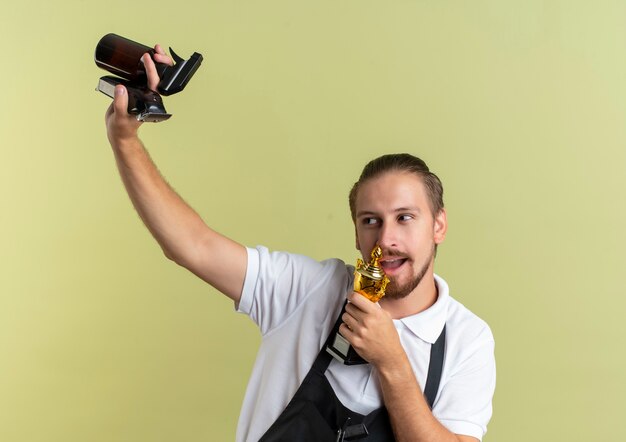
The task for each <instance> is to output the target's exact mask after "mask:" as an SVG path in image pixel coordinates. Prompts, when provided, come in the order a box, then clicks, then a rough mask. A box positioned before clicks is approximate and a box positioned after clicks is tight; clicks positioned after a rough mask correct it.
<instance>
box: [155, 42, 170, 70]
mask: <svg viewBox="0 0 626 442" xmlns="http://www.w3.org/2000/svg"><path fill="white" fill-rule="evenodd" d="M154 51H155V54H154V60H155V61H156V62H157V63H165V64H166V65H168V66H173V65H174V60H172V58H171V57H170V56H169V55H167V52H165V49H163V47H162V46H161V45H156V46H155V47H154Z"/></svg>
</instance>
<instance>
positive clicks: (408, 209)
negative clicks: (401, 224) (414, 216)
mask: <svg viewBox="0 0 626 442" xmlns="http://www.w3.org/2000/svg"><path fill="white" fill-rule="evenodd" d="M394 212H396V213H398V212H417V213H422V210H421V209H420V208H419V207H399V208H397V209H396V210H394Z"/></svg>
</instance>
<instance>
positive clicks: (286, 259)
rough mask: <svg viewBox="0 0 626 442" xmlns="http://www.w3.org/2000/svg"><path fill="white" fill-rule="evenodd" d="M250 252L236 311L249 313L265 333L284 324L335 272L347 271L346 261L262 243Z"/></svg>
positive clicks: (250, 249)
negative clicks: (276, 249) (317, 257)
mask: <svg viewBox="0 0 626 442" xmlns="http://www.w3.org/2000/svg"><path fill="white" fill-rule="evenodd" d="M247 251H248V267H247V270H246V278H245V281H244V285H243V290H242V294H241V299H240V301H239V306H238V309H237V311H239V312H241V313H245V314H246V315H248V316H250V318H251V319H252V320H253V321H254V322H255V323H256V324H257V325H258V326H259V329H260V330H261V333H262V334H263V335H266V334H267V333H269V332H270V331H271V330H272V329H274V328H275V327H277V326H279V325H280V324H282V323H283V322H284V321H285V320H286V319H287V318H288V317H289V316H290V315H291V314H292V313H293V312H295V311H296V310H297V309H298V308H300V307H301V306H302V305H303V304H304V302H305V301H306V299H307V298H308V297H309V296H311V295H312V294H314V293H315V292H316V290H317V289H318V288H319V287H320V286H321V285H323V284H325V283H326V282H327V281H328V279H329V278H330V277H331V275H332V274H333V273H334V272H336V271H340V272H343V273H347V270H346V266H345V264H344V263H343V262H342V261H340V260H337V259H331V260H326V261H321V262H318V261H315V260H314V259H312V258H309V257H306V256H303V255H297V254H292V253H286V252H270V251H269V250H268V249H267V248H265V247H262V246H258V247H256V248H247ZM329 267H336V269H330V268H329Z"/></svg>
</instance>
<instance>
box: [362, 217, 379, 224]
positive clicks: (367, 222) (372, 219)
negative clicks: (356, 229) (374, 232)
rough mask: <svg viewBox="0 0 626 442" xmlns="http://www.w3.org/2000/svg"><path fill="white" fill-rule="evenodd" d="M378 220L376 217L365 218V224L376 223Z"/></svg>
mask: <svg viewBox="0 0 626 442" xmlns="http://www.w3.org/2000/svg"><path fill="white" fill-rule="evenodd" d="M377 222H378V220H377V219H376V218H363V224H366V225H372V224H376V223H377Z"/></svg>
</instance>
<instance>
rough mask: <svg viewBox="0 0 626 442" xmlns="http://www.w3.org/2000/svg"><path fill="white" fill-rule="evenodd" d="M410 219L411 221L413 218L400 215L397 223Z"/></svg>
mask: <svg viewBox="0 0 626 442" xmlns="http://www.w3.org/2000/svg"><path fill="white" fill-rule="evenodd" d="M410 219H413V217H412V216H411V215H400V216H399V217H398V221H408V220H410Z"/></svg>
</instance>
